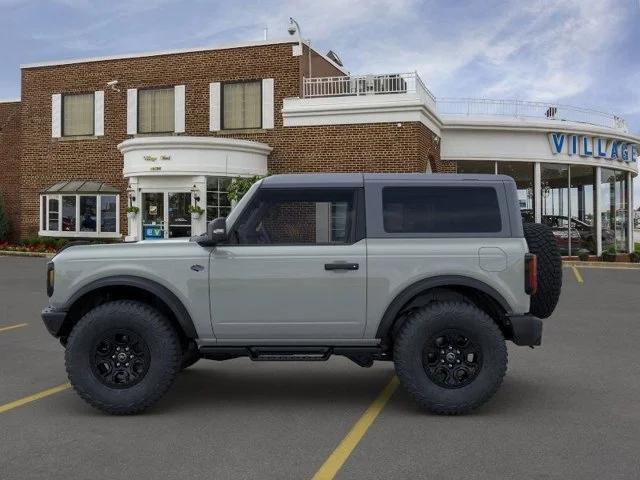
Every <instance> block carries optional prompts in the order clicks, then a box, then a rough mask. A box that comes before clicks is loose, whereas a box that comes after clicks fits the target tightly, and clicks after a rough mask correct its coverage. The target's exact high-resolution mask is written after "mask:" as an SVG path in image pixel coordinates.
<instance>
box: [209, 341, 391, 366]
mask: <svg viewBox="0 0 640 480" xmlns="http://www.w3.org/2000/svg"><path fill="white" fill-rule="evenodd" d="M200 355H202V357H203V358H208V359H210V360H229V359H232V358H239V357H249V358H250V359H251V360H253V361H254V362H324V361H326V360H328V359H329V357H331V355H342V356H345V357H347V358H348V359H349V360H351V361H353V362H355V363H356V364H358V365H360V366H361V367H370V366H371V365H373V361H374V360H391V357H390V356H389V355H388V354H386V353H385V352H383V350H382V348H381V347H379V346H373V347H362V346H358V347H318V346H308V347H296V346H280V347H273V346H260V347H222V346H220V347H218V346H202V347H200Z"/></svg>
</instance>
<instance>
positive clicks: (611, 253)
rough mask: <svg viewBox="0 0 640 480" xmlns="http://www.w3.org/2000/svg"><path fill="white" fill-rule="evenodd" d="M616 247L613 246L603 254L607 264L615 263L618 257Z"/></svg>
mask: <svg viewBox="0 0 640 480" xmlns="http://www.w3.org/2000/svg"><path fill="white" fill-rule="evenodd" d="M617 253H618V252H617V251H616V247H614V246H613V245H611V246H609V248H607V249H606V250H605V251H604V252H602V260H604V261H605V262H615V261H616V255H617Z"/></svg>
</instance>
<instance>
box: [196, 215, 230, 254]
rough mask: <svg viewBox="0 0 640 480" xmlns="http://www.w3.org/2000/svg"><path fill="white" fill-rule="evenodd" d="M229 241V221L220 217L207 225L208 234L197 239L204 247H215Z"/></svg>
mask: <svg viewBox="0 0 640 480" xmlns="http://www.w3.org/2000/svg"><path fill="white" fill-rule="evenodd" d="M226 239H227V219H226V218H225V217H218V218H216V219H215V220H213V221H211V222H209V223H208V224H207V233H205V234H203V235H200V236H199V237H197V239H196V241H197V242H198V244H199V245H202V246H203V247H213V246H214V245H217V244H218V243H222V242H224V241H225V240H226Z"/></svg>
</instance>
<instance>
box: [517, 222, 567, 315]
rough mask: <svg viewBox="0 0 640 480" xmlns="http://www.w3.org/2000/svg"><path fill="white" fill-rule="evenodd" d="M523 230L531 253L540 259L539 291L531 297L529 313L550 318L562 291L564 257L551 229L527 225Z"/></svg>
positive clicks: (538, 224)
mask: <svg viewBox="0 0 640 480" xmlns="http://www.w3.org/2000/svg"><path fill="white" fill-rule="evenodd" d="M523 228H524V238H525V239H526V241H527V245H528V246H529V252H530V253H533V254H535V255H536V257H537V259H538V291H537V292H536V293H535V294H534V295H532V296H531V306H530V308H529V311H530V312H531V314H533V315H535V316H536V317H538V318H548V317H550V316H551V314H552V313H553V311H554V310H555V308H556V305H557V304H558V300H559V298H560V292H561V290H562V257H560V252H559V250H558V246H557V244H556V241H555V239H554V237H553V231H552V230H551V229H550V228H549V227H547V226H546V225H542V224H540V223H525V224H523Z"/></svg>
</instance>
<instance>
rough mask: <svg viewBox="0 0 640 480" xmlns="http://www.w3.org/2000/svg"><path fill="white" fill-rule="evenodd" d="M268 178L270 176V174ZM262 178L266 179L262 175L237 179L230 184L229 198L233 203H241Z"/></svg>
mask: <svg viewBox="0 0 640 480" xmlns="http://www.w3.org/2000/svg"><path fill="white" fill-rule="evenodd" d="M266 176H268V174H267V175H266ZM262 178H264V176H261V175H255V176H253V177H235V178H234V179H233V180H231V183H230V184H229V187H228V190H227V197H228V198H229V200H231V201H233V202H239V201H240V199H241V198H242V197H244V195H245V193H247V192H248V191H249V189H250V188H251V185H253V184H254V183H256V182H257V181H258V180H260V179H262Z"/></svg>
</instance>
